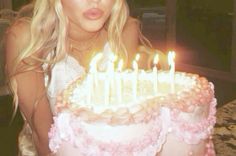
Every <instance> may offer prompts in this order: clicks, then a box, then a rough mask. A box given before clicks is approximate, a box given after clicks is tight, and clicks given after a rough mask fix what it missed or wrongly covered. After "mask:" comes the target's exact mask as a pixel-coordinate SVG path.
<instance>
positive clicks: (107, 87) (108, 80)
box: [104, 55, 116, 105]
mask: <svg viewBox="0 0 236 156" xmlns="http://www.w3.org/2000/svg"><path fill="white" fill-rule="evenodd" d="M115 59H116V57H115V56H114V55H112V57H111V58H110V60H108V61H109V62H108V67H107V71H106V75H107V76H106V77H105V79H104V81H105V82H104V83H105V86H104V87H105V91H104V103H105V104H106V105H107V104H109V103H110V94H111V84H112V79H113V77H114V61H115Z"/></svg>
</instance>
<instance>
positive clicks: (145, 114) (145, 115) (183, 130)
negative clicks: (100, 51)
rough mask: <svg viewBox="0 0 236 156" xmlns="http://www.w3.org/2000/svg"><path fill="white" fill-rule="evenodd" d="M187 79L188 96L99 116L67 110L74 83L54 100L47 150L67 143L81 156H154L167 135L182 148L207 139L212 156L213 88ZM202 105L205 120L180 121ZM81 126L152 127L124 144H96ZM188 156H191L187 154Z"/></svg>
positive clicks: (203, 81)
mask: <svg viewBox="0 0 236 156" xmlns="http://www.w3.org/2000/svg"><path fill="white" fill-rule="evenodd" d="M187 76H189V77H192V78H195V79H196V85H194V86H193V87H192V88H191V89H190V90H188V92H187V91H183V92H178V93H176V94H168V95H166V96H161V97H155V98H152V99H147V101H146V102H145V103H142V104H140V105H138V104H137V108H135V110H136V111H130V110H129V109H127V108H121V109H120V110H118V111H117V112H113V111H112V110H104V112H102V113H100V114H96V113H94V112H93V111H92V110H90V109H88V108H84V107H80V106H78V107H72V106H71V105H72V104H71V103H70V101H69V100H68V97H69V96H70V93H71V91H72V90H73V89H74V87H75V86H76V84H79V83H80V81H81V79H79V80H76V81H74V82H73V83H72V84H71V85H70V87H68V88H67V89H66V90H64V91H63V93H62V94H61V95H60V96H59V97H58V99H57V104H56V110H57V116H56V117H54V124H53V125H52V128H51V131H50V133H49V138H50V145H49V146H50V149H51V150H52V151H53V152H57V150H58V149H59V148H60V146H61V144H62V143H63V142H69V143H71V145H72V146H75V147H76V148H78V150H79V151H80V152H81V153H82V155H114V156H116V155H117V156H122V155H137V153H140V152H141V153H142V152H144V153H145V152H146V153H147V154H146V155H155V154H153V153H157V152H159V151H160V150H161V148H162V146H163V144H164V142H165V141H166V138H167V135H168V133H172V134H174V135H175V136H177V138H179V140H180V141H183V142H185V143H186V144H198V143H199V142H200V141H201V140H206V139H209V140H210V141H209V143H207V144H206V154H205V155H206V156H214V155H215V152H214V147H213V144H212V141H211V134H212V130H213V126H214V124H215V122H216V117H215V113H216V99H215V98H214V86H213V84H212V83H209V82H208V81H207V80H206V79H205V78H202V77H199V76H197V75H193V74H187ZM204 105H210V106H209V113H208V116H207V118H206V119H202V120H201V121H199V122H197V123H191V122H187V121H183V120H182V119H181V118H180V114H181V113H183V112H187V113H192V112H193V111H194V109H195V108H196V107H201V106H204ZM160 108H161V109H160ZM163 108H164V109H166V110H168V111H169V115H168V113H166V112H165V111H161V110H162V109H163ZM168 111H167V112H168ZM68 112H69V113H68ZM82 122H86V123H91V124H93V123H98V124H99V123H105V124H108V125H132V124H140V123H149V122H154V123H153V126H152V128H151V129H150V130H149V132H148V133H147V134H145V135H144V136H143V137H141V138H139V139H135V140H133V141H130V142H128V143H125V144H124V143H119V142H102V141H99V140H96V139H95V138H93V137H92V136H90V135H89V134H88V133H87V132H86V130H85V129H84V127H83V126H82V124H81V123H82ZM78 138H79V140H78ZM144 155H145V154H144ZM189 155H191V151H190V153H189Z"/></svg>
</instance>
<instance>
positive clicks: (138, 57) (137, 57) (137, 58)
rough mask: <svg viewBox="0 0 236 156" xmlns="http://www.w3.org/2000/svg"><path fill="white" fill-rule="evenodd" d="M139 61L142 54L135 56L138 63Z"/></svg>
mask: <svg viewBox="0 0 236 156" xmlns="http://www.w3.org/2000/svg"><path fill="white" fill-rule="evenodd" d="M139 59H140V54H139V53H138V54H136V56H135V60H136V61H139Z"/></svg>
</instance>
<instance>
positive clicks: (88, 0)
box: [61, 0, 115, 32]
mask: <svg viewBox="0 0 236 156" xmlns="http://www.w3.org/2000/svg"><path fill="white" fill-rule="evenodd" d="M61 3H62V6H63V10H64V13H65V15H66V16H67V17H68V19H69V22H71V24H75V25H76V26H77V27H79V28H81V29H82V30H84V31H87V32H95V31H98V30H100V29H101V28H102V27H103V26H104V23H105V22H106V21H107V19H108V18H109V16H110V14H111V10H112V7H113V5H114V3H115V0H61Z"/></svg>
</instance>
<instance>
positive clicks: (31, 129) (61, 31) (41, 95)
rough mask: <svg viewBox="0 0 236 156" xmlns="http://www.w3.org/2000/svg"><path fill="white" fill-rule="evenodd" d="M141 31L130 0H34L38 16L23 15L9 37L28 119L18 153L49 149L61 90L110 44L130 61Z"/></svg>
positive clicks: (15, 83)
mask: <svg viewBox="0 0 236 156" xmlns="http://www.w3.org/2000/svg"><path fill="white" fill-rule="evenodd" d="M139 34H140V33H139V24H138V22H137V21H136V20H135V19H133V18H131V17H129V10H128V7H127V3H126V1H125V0H36V1H35V3H34V13H33V17H32V18H21V19H18V20H17V21H16V22H15V23H14V24H13V25H12V26H11V28H10V29H9V31H8V33H7V38H6V41H7V42H6V67H7V68H6V69H7V74H8V76H9V80H10V84H11V85H10V86H11V89H12V91H13V94H14V100H15V106H16V108H17V106H18V105H19V108H20V111H21V112H22V116H23V117H24V119H25V126H24V128H23V130H22V132H21V134H20V137H19V155H23V156H26V155H27V156H31V155H40V156H45V155H48V154H50V150H49V147H48V132H49V129H50V125H51V124H52V122H53V120H52V118H53V115H54V103H55V97H56V96H57V94H58V92H60V91H61V90H62V89H64V88H65V87H66V84H67V83H68V82H70V81H71V80H73V79H75V78H76V77H78V76H79V75H80V74H82V73H84V72H86V69H87V68H88V64H89V61H90V59H91V57H92V56H93V55H95V53H96V52H97V51H101V50H102V49H103V47H104V46H105V44H106V43H109V46H110V47H111V49H112V50H113V51H115V52H117V54H118V55H119V56H121V57H124V58H126V62H129V60H131V59H133V57H134V52H136V50H137V46H138V43H139ZM65 67H66V68H65ZM65 69H67V70H65Z"/></svg>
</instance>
